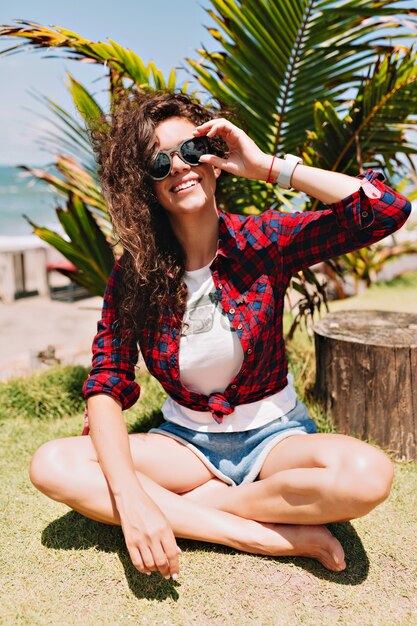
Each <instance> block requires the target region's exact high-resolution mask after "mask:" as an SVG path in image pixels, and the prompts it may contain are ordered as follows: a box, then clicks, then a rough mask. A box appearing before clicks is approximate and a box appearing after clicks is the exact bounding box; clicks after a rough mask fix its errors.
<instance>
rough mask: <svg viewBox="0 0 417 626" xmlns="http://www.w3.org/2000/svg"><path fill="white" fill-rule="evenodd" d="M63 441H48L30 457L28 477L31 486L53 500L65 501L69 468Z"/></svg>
mask: <svg viewBox="0 0 417 626" xmlns="http://www.w3.org/2000/svg"><path fill="white" fill-rule="evenodd" d="M64 441H65V440H64V439H56V440H54V441H48V442H47V443H44V444H43V445H42V446H40V448H38V449H37V450H36V452H35V454H34V455H33V457H32V460H31V462H30V467H29V477H30V480H31V481H32V483H33V485H34V486H35V487H36V488H37V489H39V491H41V492H42V493H44V494H45V495H47V496H49V497H50V498H53V499H54V500H59V501H63V500H64V499H65V485H66V483H67V481H68V475H69V468H68V458H67V452H68V450H66V448H67V446H65V444H64V443H63V442H64Z"/></svg>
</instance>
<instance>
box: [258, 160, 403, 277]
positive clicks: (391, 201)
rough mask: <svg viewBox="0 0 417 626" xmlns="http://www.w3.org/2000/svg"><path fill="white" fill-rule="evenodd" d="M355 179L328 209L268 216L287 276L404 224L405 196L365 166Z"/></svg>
mask: <svg viewBox="0 0 417 626" xmlns="http://www.w3.org/2000/svg"><path fill="white" fill-rule="evenodd" d="M358 178H359V179H361V180H362V185H361V187H360V188H359V190H358V191H356V192H354V193H353V194H352V195H350V196H348V197H346V198H344V199H343V200H340V202H336V203H334V204H331V205H329V207H328V209H325V210H323V211H314V212H310V213H309V212H305V213H300V212H297V213H290V214H285V215H284V216H282V214H281V217H280V218H279V219H274V218H273V216H271V218H272V219H269V220H268V226H269V228H270V229H271V230H270V235H272V238H273V239H274V240H275V241H276V242H277V243H279V247H280V249H281V253H282V254H283V255H284V258H285V259H286V261H287V264H288V268H289V271H290V273H291V274H294V273H296V272H298V271H299V270H301V269H303V268H305V267H309V266H310V265H314V264H315V263H319V262H320V261H324V260H326V259H330V258H332V257H335V256H339V255H341V254H346V253H347V252H352V251H353V250H358V249H359V248H363V247H365V246H369V245H371V244H373V243H375V242H377V241H379V240H380V239H383V238H384V237H387V236H388V235H390V234H391V233H393V232H395V231H396V230H398V228H400V227H401V226H402V225H403V224H404V222H405V221H406V219H407V217H408V216H409V214H410V212H411V203H410V202H409V200H407V198H405V197H404V196H402V195H401V194H399V193H397V192H396V191H394V190H393V189H391V188H390V187H388V186H386V185H385V184H384V182H383V181H384V180H385V179H384V176H383V175H382V174H380V173H378V172H373V171H372V170H367V172H366V173H365V175H360V176H358ZM267 213H268V211H267ZM271 213H272V212H271ZM273 231H275V232H273Z"/></svg>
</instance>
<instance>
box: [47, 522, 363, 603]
mask: <svg viewBox="0 0 417 626" xmlns="http://www.w3.org/2000/svg"><path fill="white" fill-rule="evenodd" d="M329 528H330V530H331V531H332V533H333V534H334V535H335V536H336V537H337V539H338V540H339V541H340V543H341V544H342V546H343V548H344V550H345V552H346V563H347V568H346V570H345V571H344V572H340V573H335V572H330V571H329V570H327V569H325V568H324V567H323V566H322V565H321V564H320V563H318V562H317V561H315V560H314V559H306V558H289V557H279V558H274V557H259V556H255V558H262V559H265V558H266V559H268V560H271V561H274V562H276V563H279V562H287V563H290V562H291V563H294V564H296V565H297V566H299V567H300V568H302V569H304V570H306V571H307V572H309V573H310V574H312V575H314V576H317V577H318V578H322V579H325V580H329V581H331V582H334V583H338V584H340V585H359V584H360V583H361V582H363V581H364V580H365V579H366V577H367V574H368V570H369V560H368V557H367V555H366V552H365V550H364V547H363V544H362V542H361V540H360V538H359V536H358V534H357V533H356V531H355V529H354V528H353V526H352V524H350V523H341V524H329ZM178 543H179V545H180V547H181V549H182V550H183V552H193V551H195V550H198V551H201V552H207V553H210V554H213V553H215V554H236V550H234V549H233V548H228V547H227V546H222V545H218V544H210V543H205V542H201V541H189V540H184V539H181V540H179V541H178ZM42 545H44V546H46V547H47V548H52V549H54V550H88V549H90V548H93V547H94V548H96V549H98V550H100V551H102V552H114V553H116V554H117V556H118V557H119V559H120V562H121V563H122V565H123V568H124V572H125V576H126V580H127V583H128V585H129V588H130V590H131V591H132V593H133V594H134V595H135V596H136V597H137V598H138V599H143V598H146V599H148V600H159V601H163V600H165V599H167V598H170V599H173V600H178V598H179V594H178V590H179V588H180V584H179V583H174V581H172V580H165V579H164V578H162V577H161V576H160V574H159V573H156V572H155V573H153V574H152V575H151V576H144V575H143V574H140V573H139V572H138V571H137V569H136V568H135V567H134V566H133V565H132V562H131V560H130V557H129V553H128V551H127V548H126V544H125V542H124V537H123V533H122V531H121V529H120V527H117V526H110V525H107V524H100V523H98V522H94V521H92V520H90V519H88V518H86V517H84V516H82V515H80V514H79V513H76V512H74V511H70V512H69V513H67V514H66V515H64V516H63V517H60V518H59V519H57V520H55V521H53V522H51V523H50V524H49V525H48V526H47V527H46V528H45V530H44V531H43V533H42Z"/></svg>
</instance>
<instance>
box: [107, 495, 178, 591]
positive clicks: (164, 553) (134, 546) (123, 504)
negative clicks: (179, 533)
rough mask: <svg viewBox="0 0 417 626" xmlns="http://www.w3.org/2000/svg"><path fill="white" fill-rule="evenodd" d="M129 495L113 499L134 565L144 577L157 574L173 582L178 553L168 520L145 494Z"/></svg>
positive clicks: (176, 568) (175, 575) (176, 572)
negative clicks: (153, 573)
mask: <svg viewBox="0 0 417 626" xmlns="http://www.w3.org/2000/svg"><path fill="white" fill-rule="evenodd" d="M132 496H133V494H129V495H127V494H123V495H120V496H119V497H118V498H117V497H115V500H116V506H117V508H118V511H119V515H120V521H121V526H122V530H123V534H124V537H125V541H126V546H127V549H128V551H129V555H130V558H131V559H132V563H133V565H134V566H135V567H136V568H137V569H138V570H139V571H140V572H142V573H143V574H150V573H151V572H156V571H159V572H160V573H161V574H162V576H164V578H167V579H168V578H170V577H171V578H173V580H176V579H177V578H178V575H179V554H180V553H181V550H180V548H179V547H178V546H177V542H176V539H175V536H174V533H173V532H172V529H171V527H170V525H169V523H168V520H167V519H166V517H165V515H164V514H163V513H162V511H161V510H160V508H159V507H158V506H157V505H156V504H155V502H154V501H153V500H152V499H151V498H150V497H149V496H148V495H147V494H146V493H145V492H144V491H142V490H140V492H139V493H138V492H137V491H136V493H135V494H134V497H132Z"/></svg>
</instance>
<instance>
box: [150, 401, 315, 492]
mask: <svg viewBox="0 0 417 626" xmlns="http://www.w3.org/2000/svg"><path fill="white" fill-rule="evenodd" d="M149 432H151V433H159V434H160V435H166V436H167V437H172V439H176V440H177V441H179V442H180V443H183V444H184V445H186V446H187V448H190V450H192V451H193V452H194V453H195V454H196V455H197V456H198V457H199V458H200V459H201V460H202V461H203V463H204V464H205V465H206V466H207V467H208V469H209V470H210V471H211V472H212V473H213V474H214V475H215V476H217V478H220V480H222V481H224V482H225V483H227V484H228V485H231V486H237V485H242V484H244V483H250V482H253V481H254V480H255V479H256V477H257V476H258V474H259V472H260V471H261V469H262V465H263V463H264V461H265V459H266V456H267V454H268V453H269V451H270V450H272V448H273V447H274V446H275V445H276V444H277V443H279V442H280V441H282V439H285V438H286V437H291V436H292V435H308V434H310V433H315V432H317V428H316V424H315V422H314V421H313V420H312V419H311V418H310V417H309V415H308V413H307V409H306V407H305V405H304V404H303V403H302V402H300V401H299V400H297V404H296V405H295V407H294V408H293V409H291V411H289V412H288V413H287V414H286V415H283V416H282V417H279V418H278V419H276V420H274V421H273V422H269V423H268V424H265V425H264V426H261V427H260V428H254V429H252V430H244V431H241V432H231V433H205V432H199V431H196V430H190V429H189V428H185V427H184V426H179V425H178V424H175V423H174V422H164V423H163V424H161V426H158V428H152V429H151V430H150V431H149Z"/></svg>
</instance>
